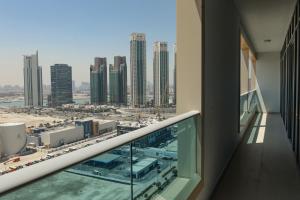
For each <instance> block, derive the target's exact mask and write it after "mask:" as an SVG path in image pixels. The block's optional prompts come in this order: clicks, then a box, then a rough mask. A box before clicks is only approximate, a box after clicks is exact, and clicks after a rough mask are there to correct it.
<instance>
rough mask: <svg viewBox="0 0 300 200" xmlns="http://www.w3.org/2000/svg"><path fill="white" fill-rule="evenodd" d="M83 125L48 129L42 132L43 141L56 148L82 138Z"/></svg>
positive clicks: (44, 143)
mask: <svg viewBox="0 0 300 200" xmlns="http://www.w3.org/2000/svg"><path fill="white" fill-rule="evenodd" d="M83 138H84V136H83V127H82V126H77V127H64V128H60V129H55V130H53V131H47V132H45V133H43V134H41V142H42V144H43V145H45V146H47V147H49V148H54V147H58V146H61V145H64V144H69V143H72V142H76V141H79V140H82V139H83Z"/></svg>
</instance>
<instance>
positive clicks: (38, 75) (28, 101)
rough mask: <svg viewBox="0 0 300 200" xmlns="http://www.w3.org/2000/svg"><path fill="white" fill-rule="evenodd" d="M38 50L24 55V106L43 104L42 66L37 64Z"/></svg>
mask: <svg viewBox="0 0 300 200" xmlns="http://www.w3.org/2000/svg"><path fill="white" fill-rule="evenodd" d="M38 60H39V59H38V52H36V54H35V55H31V56H24V99H25V106H43V78H42V67H40V66H39V61H38Z"/></svg>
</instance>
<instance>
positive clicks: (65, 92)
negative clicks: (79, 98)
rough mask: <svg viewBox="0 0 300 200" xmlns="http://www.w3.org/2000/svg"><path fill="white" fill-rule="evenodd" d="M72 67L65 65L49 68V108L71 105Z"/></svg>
mask: <svg viewBox="0 0 300 200" xmlns="http://www.w3.org/2000/svg"><path fill="white" fill-rule="evenodd" d="M72 86H73V85H72V67H71V66H69V65H67V64H55V65H53V66H51V104H52V105H51V106H54V107H55V106H61V105H63V104H69V103H73V91H72V89H73V87H72Z"/></svg>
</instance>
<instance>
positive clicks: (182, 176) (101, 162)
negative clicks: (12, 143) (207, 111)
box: [0, 111, 201, 200]
mask: <svg viewBox="0 0 300 200" xmlns="http://www.w3.org/2000/svg"><path fill="white" fill-rule="evenodd" d="M199 120H200V114H199V112H197V111H191V112H188V113H185V114H182V115H178V116H176V117H174V118H170V119H168V120H165V121H163V122H160V123H157V124H155V125H150V126H148V127H146V128H142V129H139V130H137V131H133V132H130V133H128V134H124V135H121V136H117V137H115V138H112V139H109V140H106V141H103V142H100V143H97V144H94V145H92V146H88V147H86V148H83V149H79V150H76V151H73V152H70V153H67V154H64V155H62V156H59V157H55V158H52V159H49V160H46V161H43V162H40V163H38V164H35V165H33V166H30V167H25V168H23V169H20V170H17V171H15V172H13V173H9V174H5V175H3V176H1V183H5V184H0V192H1V193H2V195H1V199H23V200H27V199H28V200H31V199H37V200H38V199H41V200H42V199H63V200H67V199H116V200H117V199H118V200H123V199H124V200H127V199H134V200H140V199H161V198H162V199H186V198H187V197H188V196H189V195H190V194H191V192H192V191H193V189H194V188H195V187H196V186H197V185H198V184H199V183H200V181H201V174H200V173H199V172H198V171H197V166H196V165H197V162H196V160H197V157H198V158H199V155H197V149H198V148H201V147H199V146H197V140H198V139H199V137H200V135H201V134H200V127H199V126H198V124H199Z"/></svg>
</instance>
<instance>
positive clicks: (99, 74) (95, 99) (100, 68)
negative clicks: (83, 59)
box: [90, 57, 107, 105]
mask: <svg viewBox="0 0 300 200" xmlns="http://www.w3.org/2000/svg"><path fill="white" fill-rule="evenodd" d="M90 91H91V104H95V105H99V104H106V103H107V61H106V58H98V57H96V58H95V64H94V65H91V66H90Z"/></svg>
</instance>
